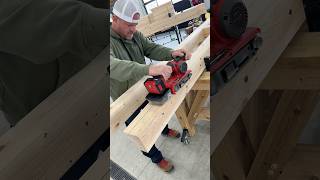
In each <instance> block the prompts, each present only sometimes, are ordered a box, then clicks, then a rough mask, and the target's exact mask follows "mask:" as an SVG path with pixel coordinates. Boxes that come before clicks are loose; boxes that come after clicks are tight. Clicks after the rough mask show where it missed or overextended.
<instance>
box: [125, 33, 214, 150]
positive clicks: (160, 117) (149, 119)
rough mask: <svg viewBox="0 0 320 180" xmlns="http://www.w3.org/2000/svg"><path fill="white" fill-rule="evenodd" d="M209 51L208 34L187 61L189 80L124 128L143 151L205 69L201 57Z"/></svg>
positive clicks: (156, 135)
mask: <svg viewBox="0 0 320 180" xmlns="http://www.w3.org/2000/svg"><path fill="white" fill-rule="evenodd" d="M209 53H210V36H209V37H207V38H206V39H205V41H204V42H203V43H202V44H201V45H200V46H199V48H198V50H197V51H196V52H194V53H193V56H192V57H191V59H190V60H189V61H187V63H188V67H189V69H191V70H192V77H191V78H190V79H189V81H188V82H187V83H186V84H185V85H184V86H183V87H182V88H181V89H180V90H179V91H178V92H177V93H176V94H175V95H173V96H171V97H170V98H169V100H168V101H167V102H165V104H163V105H161V106H158V105H152V104H148V105H147V106H146V108H145V109H143V110H142V113H140V114H139V115H138V116H137V117H136V118H135V120H134V121H133V122H132V123H131V124H130V125H129V126H128V127H127V128H126V129H125V130H124V132H125V133H126V134H127V135H129V136H130V137H131V138H132V139H133V141H134V142H135V143H136V144H137V145H138V147H140V148H141V149H142V150H143V151H145V152H148V151H149V150H150V149H151V147H152V146H153V144H154V143H155V142H156V140H157V139H158V137H159V136H160V134H161V131H162V130H163V128H164V127H165V126H166V125H167V124H168V122H169V120H170V118H171V117H172V115H173V114H174V113H175V111H176V110H177V109H178V107H179V105H180V104H181V102H182V101H183V100H184V98H185V96H186V95H187V94H188V92H189V91H190V90H191V88H192V86H193V85H194V84H195V82H196V81H197V79H198V78H199V77H200V75H201V74H202V72H203V71H204V69H205V64H204V61H203V57H205V56H208V55H209Z"/></svg>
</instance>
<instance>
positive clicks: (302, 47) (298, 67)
mask: <svg viewBox="0 0 320 180" xmlns="http://www.w3.org/2000/svg"><path fill="white" fill-rule="evenodd" d="M319 41H320V33H318V32H316V33H313V32H312V33H311V32H301V33H298V34H297V35H296V36H295V38H294V39H293V41H292V42H291V43H290V44H289V46H288V47H287V49H286V50H285V51H284V53H283V54H282V56H281V58H280V59H279V60H278V61H277V63H276V64H275V65H274V67H273V68H272V70H271V72H270V73H269V74H268V76H267V77H266V79H265V80H264V81H263V83H262V85H261V86H260V89H310V90H311V89H313V90H317V89H320V51H319V49H320V45H319Z"/></svg>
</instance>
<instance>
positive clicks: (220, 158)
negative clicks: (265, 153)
mask: <svg viewBox="0 0 320 180" xmlns="http://www.w3.org/2000/svg"><path fill="white" fill-rule="evenodd" d="M244 129H245V128H244V126H243V124H242V122H241V120H237V121H236V122H235V123H234V125H233V126H232V127H231V129H230V130H229V131H228V133H227V134H226V136H225V138H224V139H223V141H222V142H221V144H219V146H218V148H217V149H216V151H215V152H214V153H213V155H212V157H213V159H212V160H211V164H212V166H213V169H214V175H215V180H226V179H227V180H228V179H229V180H245V179H246V175H247V173H248V171H249V168H250V164H251V162H252V160H253V158H254V152H253V150H252V149H251V145H249V144H248V142H249V140H248V137H247V135H246V133H245V130H244Z"/></svg>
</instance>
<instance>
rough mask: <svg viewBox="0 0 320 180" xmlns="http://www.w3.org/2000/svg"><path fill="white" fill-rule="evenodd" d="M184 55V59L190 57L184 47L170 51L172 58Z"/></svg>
mask: <svg viewBox="0 0 320 180" xmlns="http://www.w3.org/2000/svg"><path fill="white" fill-rule="evenodd" d="M184 55H185V58H186V60H189V59H190V58H191V54H190V53H189V52H187V51H186V50H185V49H177V50H174V51H172V53H171V56H172V57H173V58H175V57H181V56H184Z"/></svg>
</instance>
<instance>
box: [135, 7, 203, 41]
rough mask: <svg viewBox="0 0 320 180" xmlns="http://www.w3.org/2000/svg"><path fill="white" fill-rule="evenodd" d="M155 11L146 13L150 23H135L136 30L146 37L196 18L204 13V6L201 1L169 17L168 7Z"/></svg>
mask: <svg viewBox="0 0 320 180" xmlns="http://www.w3.org/2000/svg"><path fill="white" fill-rule="evenodd" d="M155 11H156V13H151V14H150V15H148V16H149V17H150V24H146V23H143V24H138V25H137V30H138V31H140V32H142V34H143V35H145V36H147V37H148V36H151V35H152V34H154V33H156V32H160V31H163V30H166V29H169V28H171V27H172V26H175V25H178V24H180V23H183V22H186V21H188V20H191V19H194V18H197V17H199V16H200V15H202V14H205V13H206V8H205V5H204V3H201V4H198V5H196V6H193V7H191V8H189V9H187V10H185V11H184V12H182V13H175V14H173V15H172V16H171V17H169V16H168V12H171V10H170V9H169V10H168V9H165V10H163V9H160V10H155ZM162 13H163V14H162ZM161 14H162V15H161Z"/></svg>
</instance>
